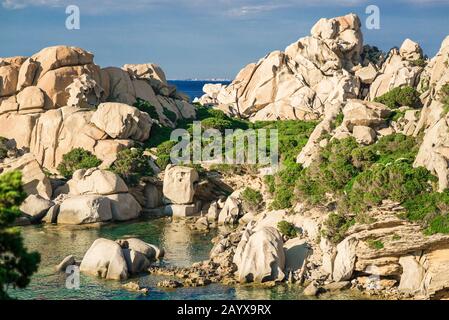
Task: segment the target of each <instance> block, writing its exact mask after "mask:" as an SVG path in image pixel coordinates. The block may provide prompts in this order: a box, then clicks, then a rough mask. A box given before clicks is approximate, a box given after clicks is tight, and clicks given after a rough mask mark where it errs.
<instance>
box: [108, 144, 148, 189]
mask: <svg viewBox="0 0 449 320" xmlns="http://www.w3.org/2000/svg"><path fill="white" fill-rule="evenodd" d="M149 161H150V159H149V157H147V156H145V155H144V151H143V150H142V149H137V148H133V149H124V150H122V151H120V152H119V153H117V159H116V160H115V161H114V163H113V164H112V166H111V171H113V172H114V173H116V174H118V175H119V176H121V177H122V178H123V180H125V182H126V184H128V185H130V186H135V185H137V184H138V183H139V181H140V179H141V178H142V177H144V176H152V175H153V174H154V172H153V169H152V168H151V166H150V163H149Z"/></svg>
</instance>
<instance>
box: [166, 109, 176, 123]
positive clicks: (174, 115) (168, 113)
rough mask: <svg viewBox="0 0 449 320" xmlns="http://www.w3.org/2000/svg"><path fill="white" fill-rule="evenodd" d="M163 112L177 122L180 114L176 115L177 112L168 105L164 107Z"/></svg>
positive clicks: (169, 118)
mask: <svg viewBox="0 0 449 320" xmlns="http://www.w3.org/2000/svg"><path fill="white" fill-rule="evenodd" d="M162 112H163V114H164V116H166V117H167V119H168V120H170V121H171V122H173V123H175V122H176V120H177V119H178V116H177V115H176V113H174V112H173V111H171V110H169V109H168V108H166V107H163V111H162Z"/></svg>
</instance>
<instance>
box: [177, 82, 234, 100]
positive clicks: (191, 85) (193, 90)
mask: <svg viewBox="0 0 449 320" xmlns="http://www.w3.org/2000/svg"><path fill="white" fill-rule="evenodd" d="M168 83H169V84H173V85H175V86H176V87H177V88H178V91H181V92H184V93H186V94H187V95H188V96H189V97H190V99H191V100H192V101H193V100H194V99H195V98H200V97H201V96H202V95H203V94H204V92H203V86H204V85H205V84H207V83H221V84H224V85H228V84H230V83H231V81H229V80H223V81H217V80H169V81H168Z"/></svg>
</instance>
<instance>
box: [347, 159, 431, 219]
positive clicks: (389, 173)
mask: <svg viewBox="0 0 449 320" xmlns="http://www.w3.org/2000/svg"><path fill="white" fill-rule="evenodd" d="M432 180H433V181H434V180H435V177H434V176H432V175H431V174H430V172H429V171H428V170H427V169H425V168H423V167H419V168H413V167H412V164H411V163H409V162H406V161H396V162H394V163H390V164H387V165H383V164H376V165H374V166H373V167H371V168H370V169H368V170H366V171H364V172H362V173H361V174H359V175H358V176H357V177H356V178H355V179H354V180H353V181H352V182H351V185H350V188H348V189H349V190H348V192H347V197H346V201H347V204H348V207H347V209H348V210H350V211H351V212H355V213H360V212H363V211H366V210H367V209H368V208H370V207H374V206H377V205H379V204H381V202H382V200H385V199H389V200H392V201H396V202H399V203H403V202H404V201H406V200H407V199H408V198H410V196H411V195H419V194H422V193H425V192H428V191H431V190H432V185H431V183H430V182H431V181H432Z"/></svg>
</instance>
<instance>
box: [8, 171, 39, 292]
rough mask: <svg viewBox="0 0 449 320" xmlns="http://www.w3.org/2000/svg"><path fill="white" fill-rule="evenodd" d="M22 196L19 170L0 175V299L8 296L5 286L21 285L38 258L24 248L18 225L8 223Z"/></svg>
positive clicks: (17, 208)
mask: <svg viewBox="0 0 449 320" xmlns="http://www.w3.org/2000/svg"><path fill="white" fill-rule="evenodd" d="M26 196H27V195H26V193H25V192H24V191H23V188H22V174H21V173H20V172H18V171H13V172H9V173H5V174H2V175H0V300H5V299H9V298H10V297H9V295H8V288H9V287H12V288H25V287H26V286H27V285H28V284H29V282H30V277H31V275H32V274H33V273H34V272H36V271H37V268H38V264H39V262H40V255H39V253H37V252H28V251H27V249H26V248H25V246H24V244H23V239H22V236H21V235H20V229H19V228H15V227H11V225H12V224H13V222H14V221H15V219H16V218H17V217H19V216H20V210H19V206H20V204H21V203H22V202H23V200H24V199H25V198H26Z"/></svg>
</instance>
